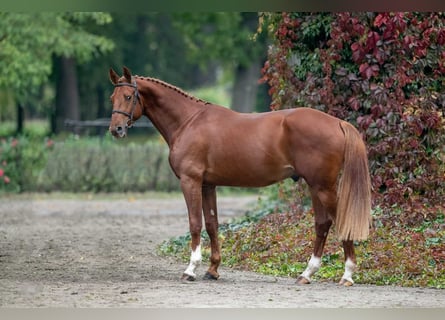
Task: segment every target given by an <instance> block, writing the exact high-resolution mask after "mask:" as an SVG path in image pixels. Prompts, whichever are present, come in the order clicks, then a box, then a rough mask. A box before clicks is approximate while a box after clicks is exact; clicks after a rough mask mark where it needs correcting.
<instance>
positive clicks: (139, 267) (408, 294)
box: [0, 196, 445, 308]
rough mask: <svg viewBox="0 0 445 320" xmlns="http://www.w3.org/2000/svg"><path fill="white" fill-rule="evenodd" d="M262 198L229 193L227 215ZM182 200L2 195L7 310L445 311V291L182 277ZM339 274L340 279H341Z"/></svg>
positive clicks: (230, 275) (240, 275)
mask: <svg viewBox="0 0 445 320" xmlns="http://www.w3.org/2000/svg"><path fill="white" fill-rule="evenodd" d="M255 199H256V197H255V196H249V197H220V198H219V199H218V203H219V213H220V221H226V220H227V219H229V218H231V217H234V216H236V215H240V214H243V213H244V212H245V209H246V208H247V207H248V206H249V205H251V204H252V202H254V201H255ZM187 228H188V221H187V214H186V210H185V204H184V201H183V199H182V198H180V197H179V196H178V197H174V198H169V199H162V198H150V199H144V200H141V199H137V200H135V199H133V198H128V199H125V198H123V199H115V200H97V199H94V200H60V199H57V200H55V199H42V200H23V199H18V200H17V199H16V200H13V199H8V198H0V306H1V307H13V308H15V307H157V308H171V307H263V308H274V307H285V308H295V307H317V308H319V307H445V290H435V289H424V288H401V287H393V286H388V287H382V286H367V285H354V286H353V287H350V288H344V287H340V286H338V285H337V284H336V283H334V282H332V283H312V284H310V285H307V286H297V285H296V284H295V279H292V278H277V277H271V276H264V275H259V274H256V273H252V272H243V271H237V270H232V269H228V268H221V269H220V275H221V278H220V279H219V280H217V281H208V280H201V277H202V276H203V275H204V273H205V271H206V268H207V263H205V264H204V265H203V266H201V267H200V268H199V269H198V276H199V279H198V280H197V281H195V282H190V283H184V282H181V281H180V277H181V275H182V272H183V271H184V270H185V268H186V264H185V263H183V262H179V261H176V260H174V259H173V258H166V257H160V256H158V255H157V254H156V247H157V245H158V244H160V243H161V242H162V241H163V240H166V239H168V238H169V237H172V236H177V235H182V234H184V233H185V232H186V231H187ZM336 280H338V279H336Z"/></svg>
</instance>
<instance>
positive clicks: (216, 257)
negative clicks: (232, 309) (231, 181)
mask: <svg viewBox="0 0 445 320" xmlns="http://www.w3.org/2000/svg"><path fill="white" fill-rule="evenodd" d="M202 209H203V212H204V219H205V226H206V231H207V234H208V235H209V238H210V247H211V255H210V267H209V269H208V270H207V273H206V274H205V276H204V278H205V279H211V280H217V279H218V278H219V274H218V267H219V264H220V262H221V254H220V249H219V243H218V212H217V210H216V188H215V186H204V187H203V188H202Z"/></svg>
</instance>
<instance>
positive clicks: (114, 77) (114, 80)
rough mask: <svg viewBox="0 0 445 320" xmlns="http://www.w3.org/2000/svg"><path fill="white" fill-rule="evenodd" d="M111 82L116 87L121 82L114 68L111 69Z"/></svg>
mask: <svg viewBox="0 0 445 320" xmlns="http://www.w3.org/2000/svg"><path fill="white" fill-rule="evenodd" d="M110 80H111V83H112V84H113V85H116V84H117V82H118V80H119V76H118V75H117V73H116V71H114V70H113V68H110Z"/></svg>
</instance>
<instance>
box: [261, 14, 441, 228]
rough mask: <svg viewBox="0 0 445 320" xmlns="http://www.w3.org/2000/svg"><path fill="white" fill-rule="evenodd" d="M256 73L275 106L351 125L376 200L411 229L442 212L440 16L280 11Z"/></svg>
mask: <svg viewBox="0 0 445 320" xmlns="http://www.w3.org/2000/svg"><path fill="white" fill-rule="evenodd" d="M265 21H266V23H268V29H269V31H270V32H271V34H272V36H273V37H274V38H275V42H274V45H273V46H272V47H271V49H270V51H269V60H268V61H267V62H266V64H265V67H264V69H263V73H264V78H263V79H264V81H267V82H268V83H269V85H270V87H271V89H270V94H271V95H272V99H273V102H272V108H273V109H278V108H287V107H298V106H309V107H313V108H317V109H321V110H323V111H325V112H328V113H330V114H333V115H335V116H338V117H339V118H341V119H345V120H347V121H350V122H351V123H353V124H354V125H356V126H357V127H358V129H359V130H360V131H361V132H362V134H363V136H364V138H365V141H366V143H367V146H368V151H369V160H370V170H371V179H372V185H373V191H374V194H373V200H374V203H375V205H379V206H380V207H381V208H382V210H384V211H385V212H386V213H387V214H392V207H393V206H397V207H399V208H401V209H403V211H404V212H405V217H404V221H405V222H406V223H410V224H416V223H418V222H419V221H420V220H422V219H424V217H425V216H431V217H430V218H432V219H434V216H435V215H436V214H437V212H441V211H442V212H443V210H444V206H443V198H444V197H445V179H444V176H445V163H444V149H443V145H444V143H445V115H444V113H443V108H444V107H445V91H444V89H443V88H444V86H443V79H444V77H445V54H444V49H445V15H444V14H443V13H415V12H414V13H413V12H411V13H399V12H396V13H393V12H387V13H372V12H366V13H364V12H363V13H281V14H271V15H269V16H268V17H267V19H266V20H265Z"/></svg>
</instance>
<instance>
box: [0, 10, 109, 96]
mask: <svg viewBox="0 0 445 320" xmlns="http://www.w3.org/2000/svg"><path fill="white" fill-rule="evenodd" d="M109 22H111V17H110V15H108V14H105V13H98V12H83V13H80V12H77V13H56V12H40V13H12V12H2V13H0V47H1V50H0V69H1V70H2V73H1V74H0V87H4V88H9V89H13V90H14V92H15V93H16V98H17V99H23V98H24V96H26V95H27V94H28V92H29V91H33V92H35V91H36V90H37V89H38V88H40V85H41V84H43V83H45V82H46V81H47V80H48V77H49V75H50V73H51V71H52V57H53V55H59V56H67V57H76V58H77V59H79V60H80V61H87V60H90V59H91V58H93V57H96V56H97V55H98V54H100V53H103V52H106V51H108V50H110V49H112V48H113V43H112V42H111V41H109V40H108V39H106V38H104V37H102V36H98V35H94V34H91V33H89V32H87V31H86V30H85V25H88V24H90V23H92V24H97V25H104V24H107V23H109ZM25 98H26V97H25Z"/></svg>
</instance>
